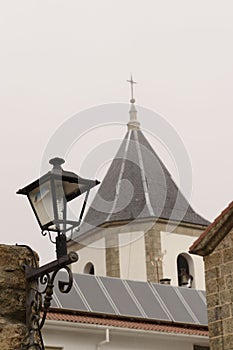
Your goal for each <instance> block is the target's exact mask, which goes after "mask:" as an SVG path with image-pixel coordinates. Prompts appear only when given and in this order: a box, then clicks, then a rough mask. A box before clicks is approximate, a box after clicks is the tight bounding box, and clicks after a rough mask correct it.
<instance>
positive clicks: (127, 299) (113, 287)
mask: <svg viewBox="0 0 233 350" xmlns="http://www.w3.org/2000/svg"><path fill="white" fill-rule="evenodd" d="M100 280H101V281H102V283H103V285H104V287H105V288H106V289H107V291H108V293H109V295H110V297H111V299H112V300H113V302H114V303H115V305H116V307H117V309H118V310H119V313H120V315H122V316H134V317H143V315H142V313H141V312H140V311H139V308H138V307H137V305H136V303H135V302H134V300H133V299H132V297H131V296H130V294H129V292H128V291H127V289H126V287H125V286H124V283H123V281H122V280H121V279H119V278H108V277H100Z"/></svg>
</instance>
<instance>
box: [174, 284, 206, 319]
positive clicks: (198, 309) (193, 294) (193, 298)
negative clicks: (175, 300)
mask: <svg viewBox="0 0 233 350" xmlns="http://www.w3.org/2000/svg"><path fill="white" fill-rule="evenodd" d="M179 293H181V295H182V297H183V298H184V300H185V302H186V303H187V305H188V306H189V308H190V309H191V310H192V312H193V314H194V315H195V317H196V318H197V320H198V322H199V324H201V325H207V324H208V318H207V311H206V313H205V312H203V310H206V305H205V303H204V302H203V299H202V297H201V296H200V294H199V293H198V291H197V290H196V289H191V288H185V287H184V288H179Z"/></svg>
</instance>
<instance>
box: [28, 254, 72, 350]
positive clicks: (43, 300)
mask: <svg viewBox="0 0 233 350" xmlns="http://www.w3.org/2000/svg"><path fill="white" fill-rule="evenodd" d="M77 260H78V254H77V253H75V252H70V253H69V254H67V255H64V256H62V257H60V258H58V259H57V260H54V261H52V262H50V263H48V264H45V265H43V266H41V267H32V266H28V265H24V269H25V276H26V280H27V302H26V324H27V327H28V336H27V339H25V346H24V349H38V350H44V345H43V340H42V337H41V329H42V327H43V326H44V323H45V319H46V316H47V313H48V311H49V308H50V306H51V302H52V299H53V289H54V282H55V278H56V276H57V274H58V272H59V271H60V270H61V269H64V270H65V271H66V272H67V274H68V281H60V280H58V289H59V291H60V292H61V293H69V291H70V290H71V288H72V285H73V275H72V272H71V270H70V268H69V266H68V265H70V264H72V263H74V262H76V261H77ZM39 284H40V286H41V287H42V286H44V288H42V290H39Z"/></svg>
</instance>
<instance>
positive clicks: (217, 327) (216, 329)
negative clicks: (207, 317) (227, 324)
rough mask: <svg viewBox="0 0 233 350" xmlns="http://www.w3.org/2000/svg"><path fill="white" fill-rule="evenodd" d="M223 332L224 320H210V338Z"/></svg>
mask: <svg viewBox="0 0 233 350" xmlns="http://www.w3.org/2000/svg"><path fill="white" fill-rule="evenodd" d="M222 334H223V325H222V321H215V322H209V335H210V338H212V337H218V336H219V335H222Z"/></svg>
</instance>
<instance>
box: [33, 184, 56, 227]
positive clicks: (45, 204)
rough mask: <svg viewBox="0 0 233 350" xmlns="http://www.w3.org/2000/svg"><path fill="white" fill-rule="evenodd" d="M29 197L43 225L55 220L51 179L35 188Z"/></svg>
mask: <svg viewBox="0 0 233 350" xmlns="http://www.w3.org/2000/svg"><path fill="white" fill-rule="evenodd" d="M29 197H30V200H31V203H32V205H33V208H34V210H35V212H36V214H37V217H38V219H39V221H40V224H41V226H42V227H43V226H45V225H46V224H48V223H49V222H51V221H53V220H54V211H53V199H52V190H51V185H50V182H49V181H47V182H45V183H43V184H40V186H38V187H36V188H35V189H33V190H32V191H31V192H30V193H29Z"/></svg>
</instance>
